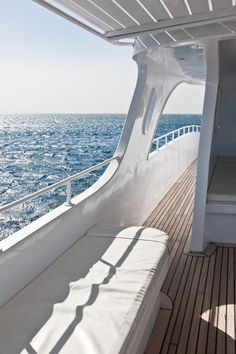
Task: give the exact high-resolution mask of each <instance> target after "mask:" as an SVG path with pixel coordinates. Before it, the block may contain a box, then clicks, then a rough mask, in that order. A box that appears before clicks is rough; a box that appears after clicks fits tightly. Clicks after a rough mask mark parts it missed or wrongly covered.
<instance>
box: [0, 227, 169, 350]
mask: <svg viewBox="0 0 236 354" xmlns="http://www.w3.org/2000/svg"><path fill="white" fill-rule="evenodd" d="M65 237H66V235H65ZM167 244H168V236H167V235H166V234H164V233H163V232H160V231H158V230H155V229H150V228H144V227H130V228H127V229H125V230H124V229H122V228H120V227H115V226H112V225H102V226H98V227H95V228H93V229H91V230H90V231H89V232H88V234H87V235H86V236H85V237H83V238H82V239H80V240H79V241H78V242H77V243H76V244H75V245H74V246H73V247H71V248H70V249H69V250H68V251H66V252H65V253H64V255H62V256H61V257H60V258H58V259H57V260H56V261H55V262H54V263H53V264H52V265H51V266H50V267H49V268H48V269H47V270H46V271H45V272H43V273H42V274H41V275H40V276H39V277H38V278H37V279H35V280H34V281H33V282H32V283H31V284H29V285H28V286H27V287H26V288H25V289H23V290H22V291H21V292H20V293H19V294H17V295H16V296H15V297H14V298H13V299H12V300H11V301H9V302H8V303H7V304H6V305H5V306H3V307H2V308H1V310H0V343H1V350H0V351H1V353H4V354H16V353H37V354H46V353H47V354H48V353H51V354H52V353H54V354H55V353H68V354H73V353H78V354H106V353H125V352H129V351H127V341H128V342H132V337H134V336H135V330H136V327H137V326H139V325H140V320H141V319H142V314H143V312H144V311H145V306H146V305H147V304H148V301H147V300H148V294H149V293H150V294H152V290H153V288H154V286H155V291H159V290H160V288H161V286H162V283H163V280H164V277H165V275H166V272H167V269H168V247H167ZM2 286H3V284H2ZM5 286H7V284H5ZM124 348H126V349H124Z"/></svg>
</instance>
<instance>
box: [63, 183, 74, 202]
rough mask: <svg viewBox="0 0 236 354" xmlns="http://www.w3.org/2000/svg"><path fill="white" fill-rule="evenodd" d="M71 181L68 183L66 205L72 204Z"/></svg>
mask: <svg viewBox="0 0 236 354" xmlns="http://www.w3.org/2000/svg"><path fill="white" fill-rule="evenodd" d="M71 195H72V192H71V181H68V182H67V183H66V203H65V204H66V205H71Z"/></svg>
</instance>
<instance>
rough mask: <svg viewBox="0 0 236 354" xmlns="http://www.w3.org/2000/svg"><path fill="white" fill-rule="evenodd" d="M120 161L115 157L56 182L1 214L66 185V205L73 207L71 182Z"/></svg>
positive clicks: (12, 205)
mask: <svg viewBox="0 0 236 354" xmlns="http://www.w3.org/2000/svg"><path fill="white" fill-rule="evenodd" d="M118 159H119V156H113V157H111V158H110V159H107V160H105V161H103V162H100V163H98V164H97V165H94V166H91V167H89V168H87V169H85V170H83V171H80V172H78V173H76V174H74V175H72V176H70V177H67V178H64V179H62V180H61V181H59V182H56V183H54V184H52V185H50V186H48V187H45V188H42V189H40V190H38V191H37V192H34V193H31V194H29V195H27V196H26V197H23V198H20V199H18V200H16V201H14V202H12V203H8V204H5V205H3V206H1V207H0V213H2V212H3V211H6V210H8V209H11V208H13V207H15V206H17V205H19V204H22V203H24V202H27V201H28V200H31V199H34V198H36V197H38V196H40V195H42V194H44V193H46V192H49V191H51V190H52V189H56V188H59V187H61V186H64V185H66V186H67V188H66V203H65V204H66V205H68V206H69V205H71V197H72V189H71V182H72V181H73V180H75V179H78V178H81V177H84V176H85V175H87V174H88V173H90V172H92V171H96V170H98V169H99V168H101V167H103V166H105V165H107V164H108V163H109V162H111V161H114V160H118Z"/></svg>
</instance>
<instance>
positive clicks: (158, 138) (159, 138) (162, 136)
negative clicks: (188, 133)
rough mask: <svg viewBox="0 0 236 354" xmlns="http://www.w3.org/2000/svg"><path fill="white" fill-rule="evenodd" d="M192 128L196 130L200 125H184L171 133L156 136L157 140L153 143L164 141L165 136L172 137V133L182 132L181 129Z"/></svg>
mask: <svg viewBox="0 0 236 354" xmlns="http://www.w3.org/2000/svg"><path fill="white" fill-rule="evenodd" d="M193 127H196V128H200V127H201V126H200V125H196V124H192V125H186V126H184V127H181V128H178V129H176V130H172V131H171V132H168V133H166V134H163V135H161V136H158V137H157V138H155V139H153V143H155V142H156V141H158V140H161V139H164V138H165V137H166V136H169V135H172V134H174V133H177V132H178V131H180V130H182V129H186V128H193Z"/></svg>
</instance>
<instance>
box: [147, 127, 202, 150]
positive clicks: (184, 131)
mask: <svg viewBox="0 0 236 354" xmlns="http://www.w3.org/2000/svg"><path fill="white" fill-rule="evenodd" d="M200 130H201V127H200V125H187V126H185V127H181V128H179V129H176V130H173V131H171V132H169V133H166V134H164V135H161V136H158V137H157V138H155V139H153V141H152V142H153V144H156V150H157V151H158V150H159V149H160V147H161V146H164V145H166V144H168V143H169V142H170V141H173V140H175V139H177V138H179V137H180V136H182V135H185V134H188V133H194V132H195V133H198V132H200ZM181 131H182V134H181ZM168 138H169V139H168ZM161 140H164V144H162V145H161V146H160V141H161Z"/></svg>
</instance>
